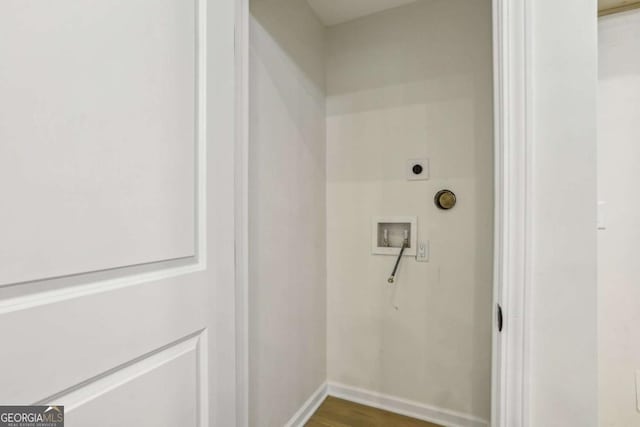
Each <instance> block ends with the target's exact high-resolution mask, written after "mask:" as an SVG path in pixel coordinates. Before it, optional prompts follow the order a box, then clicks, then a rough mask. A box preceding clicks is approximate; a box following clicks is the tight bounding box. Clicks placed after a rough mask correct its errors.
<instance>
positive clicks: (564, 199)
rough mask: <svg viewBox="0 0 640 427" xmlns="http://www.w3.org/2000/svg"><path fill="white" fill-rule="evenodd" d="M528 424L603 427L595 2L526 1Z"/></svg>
mask: <svg viewBox="0 0 640 427" xmlns="http://www.w3.org/2000/svg"><path fill="white" fill-rule="evenodd" d="M529 5H530V6H529V7H530V10H531V15H530V18H531V25H530V28H529V29H528V32H529V34H530V37H531V45H532V55H531V57H530V58H528V60H527V63H528V67H529V68H530V70H531V76H530V78H531V80H530V81H529V89H530V91H529V94H528V96H530V99H529V107H530V108H529V114H530V119H531V122H530V123H529V125H530V127H529V128H530V130H531V132H532V141H531V153H530V154H531V158H532V165H531V166H532V167H531V170H530V184H531V187H530V188H531V191H532V199H531V206H530V209H529V212H530V214H531V216H530V219H531V242H530V244H531V247H530V252H529V255H528V256H530V257H531V262H532V264H531V268H530V272H529V274H530V283H529V285H530V287H529V289H528V291H529V294H530V296H531V300H532V303H531V306H530V313H529V314H530V316H528V317H529V318H530V319H531V324H530V334H531V335H530V336H531V340H530V343H529V351H530V354H529V355H530V360H529V372H528V374H529V381H530V384H529V387H528V390H529V408H528V410H529V415H530V424H529V425H530V426H531V427H537V426H545V427H553V426H558V427H565V426H580V427H589V426H595V425H597V420H598V415H597V406H598V402H597V357H596V353H597V340H596V326H597V325H596V323H597V320H596V319H597V316H596V311H597V307H596V209H595V205H596V88H597V86H596V85H597V63H596V61H597V39H596V37H597V34H596V33H597V21H596V1H595V0H566V1H561V2H560V1H557V0H535V1H531V2H530V3H529Z"/></svg>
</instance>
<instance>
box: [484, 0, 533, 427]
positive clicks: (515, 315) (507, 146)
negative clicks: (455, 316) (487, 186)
mask: <svg viewBox="0 0 640 427" xmlns="http://www.w3.org/2000/svg"><path fill="white" fill-rule="evenodd" d="M530 5H531V2H528V1H526V0H493V55H494V151H495V153H494V155H495V166H494V173H495V197H494V198H495V207H494V215H495V218H494V290H493V292H494V296H493V302H494V307H495V306H496V305H497V304H500V306H501V307H502V311H503V318H504V328H503V330H502V332H498V329H497V327H496V326H495V325H496V324H497V323H496V320H497V319H496V316H497V310H494V327H493V328H492V330H493V351H492V381H491V383H492V399H491V401H492V405H491V406H492V407H491V420H492V423H491V425H492V426H494V427H526V426H528V424H529V423H528V418H529V417H528V385H529V381H528V371H529V368H528V366H529V358H528V349H529V339H530V338H529V317H528V316H529V312H530V310H528V306H529V301H530V297H529V291H530V286H529V283H530V278H529V272H530V270H531V269H530V268H529V267H530V265H531V260H530V251H529V242H530V241H531V239H530V238H529V237H530V235H531V221H530V217H529V215H528V213H527V212H528V207H529V206H530V200H531V175H530V174H531V167H530V164H531V129H530V126H529V123H530V111H531V109H530V106H529V103H530V72H529V69H528V66H529V65H530V64H531V61H530V56H531V42H530V37H529V33H528V30H529V28H531V26H530V25H529V20H530V16H531V13H530Z"/></svg>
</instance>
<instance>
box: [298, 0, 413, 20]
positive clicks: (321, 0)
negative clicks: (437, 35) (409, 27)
mask: <svg viewBox="0 0 640 427" xmlns="http://www.w3.org/2000/svg"><path fill="white" fill-rule="evenodd" d="M415 1H416V0H307V2H309V5H310V6H311V8H312V9H313V10H314V11H315V13H316V15H318V18H320V20H321V21H322V23H323V24H324V25H327V26H329V25H335V24H340V23H342V22H347V21H351V20H352V19H356V18H360V17H361V16H366V15H370V14H372V13H376V12H380V11H382V10H386V9H391V8H394V7H398V6H402V5H404V4H409V3H413V2H415Z"/></svg>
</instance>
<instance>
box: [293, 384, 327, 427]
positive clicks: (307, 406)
mask: <svg viewBox="0 0 640 427" xmlns="http://www.w3.org/2000/svg"><path fill="white" fill-rule="evenodd" d="M326 397H327V383H326V382H325V383H323V384H322V385H321V386H320V387H318V389H317V390H316V391H314V392H313V394H312V395H311V396H310V397H309V398H308V399H307V401H306V402H304V404H303V405H302V407H300V409H298V412H296V413H295V414H294V415H293V417H291V419H290V420H289V421H288V422H287V423H286V424H285V425H284V426H285V427H303V426H304V425H305V423H306V422H307V421H309V418H311V416H312V415H313V413H314V412H316V410H317V409H318V407H319V406H320V405H321V404H322V402H323V401H324V399H325V398H326Z"/></svg>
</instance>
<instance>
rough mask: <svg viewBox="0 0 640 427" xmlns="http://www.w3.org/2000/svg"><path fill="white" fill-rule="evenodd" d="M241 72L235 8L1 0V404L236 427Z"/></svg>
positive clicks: (196, 1)
mask: <svg viewBox="0 0 640 427" xmlns="http://www.w3.org/2000/svg"><path fill="white" fill-rule="evenodd" d="M207 8H208V9H209V10H208V11H207ZM211 21H214V22H211ZM216 61H217V62H216ZM212 64H213V65H215V67H212ZM207 65H208V67H207ZM207 68H208V71H207ZM216 73H220V74H221V78H218V76H217V75H216ZM232 78H233V1H232V0H225V1H217V2H210V3H209V4H207V2H206V0H192V1H184V0H108V1H107V0H90V1H87V0H56V1H38V0H3V1H2V2H0V404H1V405H7V404H33V403H42V404H49V403H51V404H59V405H64V406H65V410H66V425H67V426H92V427H96V426H154V427H157V426H172V427H174V426H196V425H198V426H204V425H232V424H233V421H232V420H233V418H232V417H233V414H234V409H233V402H234V389H233V384H234V382H235V381H234V363H233V361H234V358H233V357H234V348H233V344H234V340H233V317H234V314H233V307H234V301H233V299H232V297H233V292H230V291H229V289H231V290H232V289H233V280H232V279H233V277H232V276H230V275H229V272H231V274H232V272H233V228H234V225H233V214H232V210H233V191H232V190H233V179H232V178H233V166H232V165H233V140H232V139H233V108H229V107H228V105H232V103H233V79H232ZM207 86H208V87H209V89H208V92H207V90H206V89H207ZM207 111H208V112H209V113H207ZM227 111H228V113H227ZM207 151H208V153H209V154H208V155H207V154H206V152H207ZM225 155H226V156H228V157H227V158H224V157H225ZM218 164H220V165H231V166H224V167H223V166H220V168H218ZM226 178H228V180H225V179H226ZM207 231H208V234H207ZM225 275H226V279H231V280H223V278H225ZM225 298H227V299H226V300H225ZM220 307H225V309H224V310H220ZM226 320H228V322H227V321H226ZM219 324H222V325H223V326H219ZM225 419H226V421H224V422H223V421H221V420H225Z"/></svg>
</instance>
